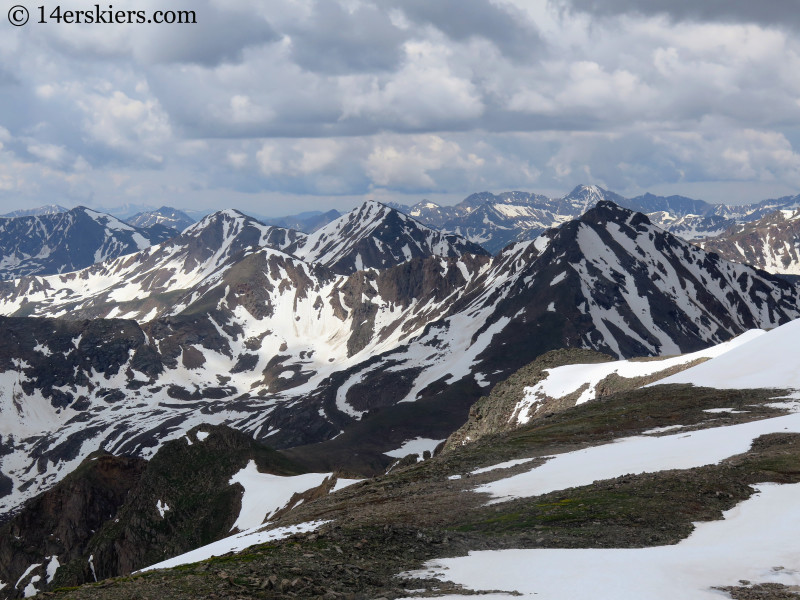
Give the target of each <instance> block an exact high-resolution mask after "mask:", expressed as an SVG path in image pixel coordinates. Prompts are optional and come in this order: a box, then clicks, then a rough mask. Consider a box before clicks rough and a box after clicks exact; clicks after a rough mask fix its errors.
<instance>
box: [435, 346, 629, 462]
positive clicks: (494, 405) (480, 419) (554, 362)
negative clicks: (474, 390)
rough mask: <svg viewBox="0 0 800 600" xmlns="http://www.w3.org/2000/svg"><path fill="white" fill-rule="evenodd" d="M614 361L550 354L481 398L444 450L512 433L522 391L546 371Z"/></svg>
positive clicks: (588, 354)
mask: <svg viewBox="0 0 800 600" xmlns="http://www.w3.org/2000/svg"><path fill="white" fill-rule="evenodd" d="M610 360H614V358H613V357H612V356H609V355H607V354H601V353H599V352H595V351H593V350H583V349H579V348H571V349H563V350H551V351H550V352H546V353H545V354H543V355H542V356H540V357H539V358H537V359H536V360H534V361H533V362H532V363H530V364H528V365H525V366H524V367H522V368H521V369H520V370H518V371H517V372H515V373H514V374H513V375H511V376H510V377H509V378H508V379H505V380H503V381H501V382H500V383H498V384H497V385H496V386H494V388H492V392H491V393H490V394H489V395H488V396H483V397H482V398H480V399H479V400H478V401H477V402H475V404H473V405H472V408H470V411H469V419H468V420H467V422H466V423H465V424H464V425H463V426H462V427H461V428H459V429H458V430H457V431H456V432H455V433H453V435H451V436H450V437H449V438H448V439H447V442H446V443H445V449H447V450H451V449H453V448H457V447H459V446H462V445H464V444H467V443H470V442H474V441H476V440H478V439H480V438H482V437H484V436H486V435H492V434H495V433H500V432H503V431H508V430H510V429H513V428H514V427H515V426H516V424H514V423H511V422H510V420H511V417H512V413H513V411H514V408H515V407H516V405H517V403H519V401H520V399H521V398H522V396H523V394H524V391H523V390H524V388H526V387H528V386H533V385H536V384H537V383H538V382H539V381H541V380H542V379H544V378H545V377H546V376H547V374H546V373H545V371H546V370H547V369H552V368H555V367H560V366H562V365H572V364H591V363H599V362H608V361H610Z"/></svg>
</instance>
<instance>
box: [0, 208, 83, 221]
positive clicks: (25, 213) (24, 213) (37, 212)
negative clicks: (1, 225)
mask: <svg viewBox="0 0 800 600" xmlns="http://www.w3.org/2000/svg"><path fill="white" fill-rule="evenodd" d="M65 212H69V209H68V208H64V207H63V206H61V205H59V204H48V205H46V206H40V207H38V208H23V209H20V210H14V211H11V212H8V213H6V214H4V215H0V217H2V218H6V219H14V218H17V217H40V216H42V215H57V214H59V213H65Z"/></svg>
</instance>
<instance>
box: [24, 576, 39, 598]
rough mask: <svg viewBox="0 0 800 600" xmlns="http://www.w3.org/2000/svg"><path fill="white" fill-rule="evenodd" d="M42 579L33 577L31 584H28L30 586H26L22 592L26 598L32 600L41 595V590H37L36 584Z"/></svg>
mask: <svg viewBox="0 0 800 600" xmlns="http://www.w3.org/2000/svg"><path fill="white" fill-rule="evenodd" d="M41 579H42V577H41V575H34V576H33V577H31V580H30V582H28V585H26V586H25V589H24V590H23V592H22V593H23V594H24V595H25V597H26V598H31V597H33V596H35V595H36V594H38V593H39V590H37V589H36V585H35V584H37V583H39V581H41Z"/></svg>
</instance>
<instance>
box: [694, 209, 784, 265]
mask: <svg viewBox="0 0 800 600" xmlns="http://www.w3.org/2000/svg"><path fill="white" fill-rule="evenodd" d="M700 246H701V247H702V248H704V249H705V250H708V251H709V252H716V253H717V254H719V255H720V256H722V257H723V258H725V259H726V260H731V261H735V262H741V263H746V264H748V265H752V266H754V267H758V268H759V269H764V270H765V271H769V272H770V273H783V274H787V275H800V209H783V210H777V211H775V212H772V213H769V214H767V215H766V216H765V217H762V218H761V219H759V220H757V221H753V222H751V223H742V224H737V225H733V226H732V227H730V228H728V229H727V230H726V231H725V232H724V233H722V234H721V235H719V236H717V237H715V238H713V239H709V240H707V241H704V242H701V243H700Z"/></svg>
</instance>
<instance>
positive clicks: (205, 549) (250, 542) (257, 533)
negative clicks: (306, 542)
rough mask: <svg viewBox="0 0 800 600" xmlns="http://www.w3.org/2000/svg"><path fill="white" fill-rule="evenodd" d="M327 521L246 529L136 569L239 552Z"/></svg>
mask: <svg viewBox="0 0 800 600" xmlns="http://www.w3.org/2000/svg"><path fill="white" fill-rule="evenodd" d="M325 523H327V521H310V522H307V523H300V524H299V525H291V526H289V527H278V528H276V529H265V528H263V527H255V528H252V529H248V530H246V531H243V532H241V533H237V534H236V535H232V536H230V537H226V538H223V539H221V540H218V541H216V542H213V543H211V544H208V545H207V546H202V547H200V548H196V549H195V550H192V551H191V552H187V553H186V554H181V555H180V556H175V557H173V558H170V559H168V560H165V561H163V562H160V563H157V564H154V565H150V566H149V567H145V568H144V569H141V570H140V571H138V572H139V573H143V572H145V571H152V570H155V569H171V568H173V567H177V566H180V565H188V564H190V563H196V562H200V561H201V560H206V559H208V558H211V557H212V556H221V555H223V554H227V553H228V552H241V551H242V550H244V549H246V548H249V547H250V546H255V545H257V544H265V543H266V542H271V541H274V540H280V539H283V538H287V537H289V536H290V535H294V534H296V533H308V532H311V531H316V530H317V529H319V528H320V527H322V526H323V525H324V524H325Z"/></svg>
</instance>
